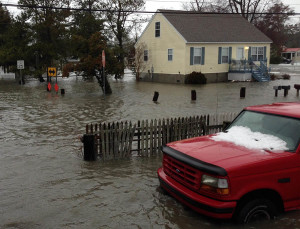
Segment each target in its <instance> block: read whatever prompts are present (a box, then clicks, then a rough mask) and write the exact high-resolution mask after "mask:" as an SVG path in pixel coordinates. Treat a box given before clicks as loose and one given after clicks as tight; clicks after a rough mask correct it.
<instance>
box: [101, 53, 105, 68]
mask: <svg viewBox="0 0 300 229" xmlns="http://www.w3.org/2000/svg"><path fill="white" fill-rule="evenodd" d="M102 66H103V68H105V52H104V50H103V51H102Z"/></svg>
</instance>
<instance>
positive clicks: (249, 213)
mask: <svg viewBox="0 0 300 229" xmlns="http://www.w3.org/2000/svg"><path fill="white" fill-rule="evenodd" d="M277 215H278V210H277V207H276V205H275V204H274V203H273V202H272V201H270V200H268V199H254V200H250V201H248V202H246V203H245V204H244V205H242V206H241V208H240V209H239V212H237V214H236V218H235V219H236V221H237V222H238V223H240V224H247V223H250V222H254V221H256V220H271V219H274V218H275V216H277Z"/></svg>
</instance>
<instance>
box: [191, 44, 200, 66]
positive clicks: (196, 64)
mask: <svg viewBox="0 0 300 229" xmlns="http://www.w3.org/2000/svg"><path fill="white" fill-rule="evenodd" d="M196 49H200V55H199V56H200V62H199V63H195V57H196V56H195V51H196ZM201 61H202V47H194V53H193V65H201Z"/></svg>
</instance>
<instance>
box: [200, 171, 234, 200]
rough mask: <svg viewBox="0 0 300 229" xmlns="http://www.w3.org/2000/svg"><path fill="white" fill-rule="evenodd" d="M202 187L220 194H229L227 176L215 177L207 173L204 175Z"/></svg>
mask: <svg viewBox="0 0 300 229" xmlns="http://www.w3.org/2000/svg"><path fill="white" fill-rule="evenodd" d="M201 189H203V190H206V191H210V192H214V193H217V194H220V195H228V194H229V186H228V181H227V179H226V178H219V177H213V176H209V175H206V174H205V175H202V179H201Z"/></svg>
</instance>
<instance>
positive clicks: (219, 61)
mask: <svg viewBox="0 0 300 229" xmlns="http://www.w3.org/2000/svg"><path fill="white" fill-rule="evenodd" d="M221 63H222V47H219V58H218V64H221Z"/></svg>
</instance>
